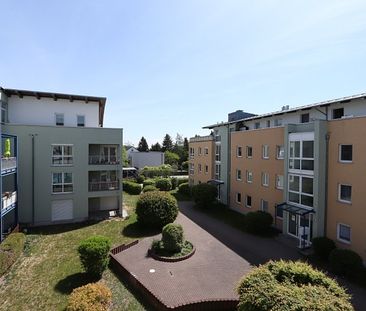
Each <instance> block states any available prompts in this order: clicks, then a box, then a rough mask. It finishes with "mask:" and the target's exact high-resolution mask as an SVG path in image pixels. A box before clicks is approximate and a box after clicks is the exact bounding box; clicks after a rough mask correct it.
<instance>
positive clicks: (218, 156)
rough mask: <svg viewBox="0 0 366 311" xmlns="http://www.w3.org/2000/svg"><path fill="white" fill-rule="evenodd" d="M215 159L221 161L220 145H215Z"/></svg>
mask: <svg viewBox="0 0 366 311" xmlns="http://www.w3.org/2000/svg"><path fill="white" fill-rule="evenodd" d="M215 149H216V153H215V160H216V161H221V145H216V148H215Z"/></svg>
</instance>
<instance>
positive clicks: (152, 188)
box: [142, 186, 159, 192]
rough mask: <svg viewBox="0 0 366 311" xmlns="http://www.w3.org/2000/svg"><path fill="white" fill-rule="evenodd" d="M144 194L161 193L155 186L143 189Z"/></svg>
mask: <svg viewBox="0 0 366 311" xmlns="http://www.w3.org/2000/svg"><path fill="white" fill-rule="evenodd" d="M142 190H143V191H144V192H149V191H159V189H158V188H156V187H155V186H146V187H144V188H143V189H142Z"/></svg>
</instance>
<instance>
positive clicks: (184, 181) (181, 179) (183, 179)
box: [178, 178, 188, 187]
mask: <svg viewBox="0 0 366 311" xmlns="http://www.w3.org/2000/svg"><path fill="white" fill-rule="evenodd" d="M185 183H188V178H178V187H179V186H180V185H181V184H185Z"/></svg>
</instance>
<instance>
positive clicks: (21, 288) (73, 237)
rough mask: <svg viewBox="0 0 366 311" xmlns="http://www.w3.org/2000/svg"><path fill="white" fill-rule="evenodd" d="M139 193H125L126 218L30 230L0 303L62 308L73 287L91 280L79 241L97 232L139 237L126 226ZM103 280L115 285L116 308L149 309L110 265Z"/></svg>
mask: <svg viewBox="0 0 366 311" xmlns="http://www.w3.org/2000/svg"><path fill="white" fill-rule="evenodd" d="M137 197H138V196H131V195H128V194H124V200H125V201H124V204H125V207H126V209H127V210H128V211H129V213H130V217H129V218H128V219H126V220H122V219H121V218H116V219H113V220H105V221H102V222H99V223H89V224H77V225H63V226H52V227H42V228H39V229H37V230H36V229H35V230H32V231H30V232H29V234H27V237H26V247H25V252H24V254H23V255H22V256H20V258H19V259H18V260H17V262H16V263H15V265H13V266H12V268H11V269H10V271H9V272H8V273H7V274H5V275H4V277H3V278H2V279H1V280H0V301H1V307H0V309H1V310H63V309H64V308H65V306H66V304H67V299H68V295H69V294H70V292H71V291H72V289H73V288H75V287H78V286H81V285H84V284H85V283H86V282H87V281H88V279H87V277H86V275H85V274H84V273H83V271H82V268H81V265H80V261H79V257H78V253H77V247H78V245H79V243H80V241H81V240H83V239H84V238H86V237H89V236H91V235H95V234H99V235H104V236H107V237H109V238H110V239H111V241H112V245H114V246H117V245H119V244H121V243H126V242H130V241H132V240H133V239H134V237H132V236H127V235H125V234H124V233H123V232H124V231H125V228H126V227H128V226H133V225H134V222H135V221H136V216H135V214H134V208H135V205H136V201H137ZM136 230H138V229H136ZM141 236H142V234H141ZM102 281H103V282H104V283H105V284H106V285H107V286H108V287H110V289H111V290H112V294H113V306H112V310H145V309H146V308H145V307H144V306H143V305H142V304H141V303H140V302H139V301H138V300H137V299H136V298H135V297H134V296H133V294H131V292H130V291H129V289H128V288H126V285H124V284H123V282H121V281H122V280H120V279H119V278H118V276H117V275H115V274H114V273H113V272H112V271H111V270H109V269H108V270H107V271H105V273H104V275H103V278H102Z"/></svg>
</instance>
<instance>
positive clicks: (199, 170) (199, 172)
mask: <svg viewBox="0 0 366 311" xmlns="http://www.w3.org/2000/svg"><path fill="white" fill-rule="evenodd" d="M201 173H202V165H201V163H200V164H198V174H201Z"/></svg>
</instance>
